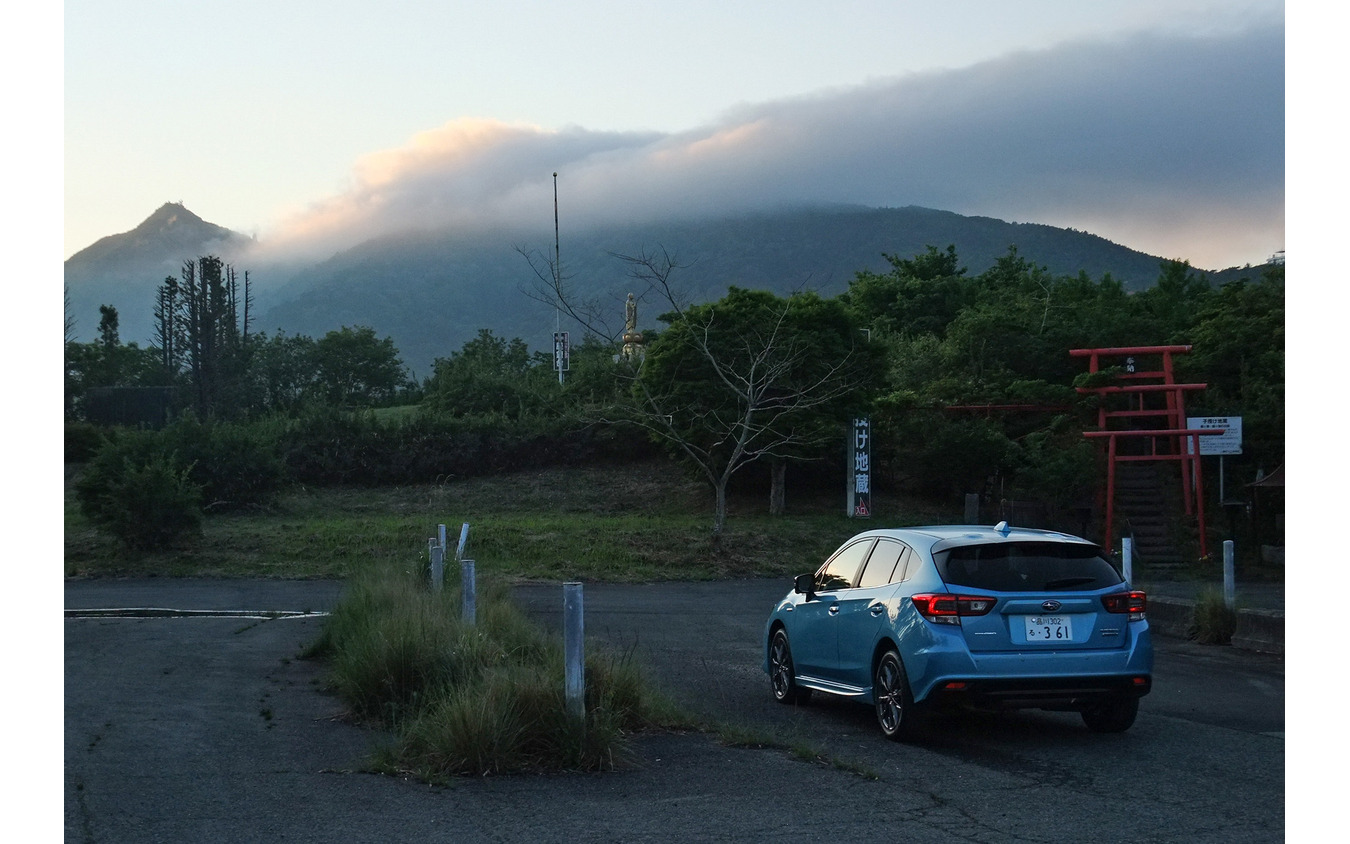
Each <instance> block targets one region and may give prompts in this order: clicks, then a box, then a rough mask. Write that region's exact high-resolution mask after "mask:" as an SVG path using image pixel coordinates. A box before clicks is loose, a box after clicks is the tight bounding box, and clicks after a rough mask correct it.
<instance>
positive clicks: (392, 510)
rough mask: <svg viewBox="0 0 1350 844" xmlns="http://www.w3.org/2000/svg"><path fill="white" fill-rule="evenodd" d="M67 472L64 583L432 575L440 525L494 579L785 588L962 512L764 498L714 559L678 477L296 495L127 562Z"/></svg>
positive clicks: (531, 480)
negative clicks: (865, 542) (901, 530)
mask: <svg viewBox="0 0 1350 844" xmlns="http://www.w3.org/2000/svg"><path fill="white" fill-rule="evenodd" d="M77 472H78V469H77V468H75V467H67V471H66V497H65V574H66V576H67V577H100V576H166V577H192V576H198V577H205V576H210V577H279V578H345V577H348V576H350V575H352V574H354V573H356V572H358V571H361V570H362V569H364V568H366V567H369V566H371V565H372V564H375V563H378V562H388V561H397V562H401V563H402V564H404V565H407V566H408V567H409V568H411V567H414V566H422V565H426V563H427V539H428V538H429V537H431V536H434V535H435V534H436V530H437V525H438V524H444V525H446V527H447V531H448V533H449V534H450V537H451V543H452V544H453V543H454V540H455V539H457V538H458V535H459V529H460V525H461V524H462V523H464V522H468V523H469V525H470V532H469V547H468V552H467V555H466V556H468V557H470V558H472V559H474V560H475V562H476V564H477V568H478V569H479V570H480V571H483V572H485V573H491V575H493V576H496V577H504V578H508V579H520V580H571V579H577V580H590V581H611V582H643V581H657V580H691V579H693V580H699V579H718V578H737V577H777V576H791V575H794V574H799V573H801V572H804V571H808V570H810V569H813V568H815V566H817V565H818V564H819V563H820V561H821V560H823V559H824V556H825V555H827V554H829V552H830V551H833V550H834V549H835V548H836V547H838V545H839V544H840V543H841V542H842V541H843V540H844V539H846V538H848V537H849V536H851V535H852V534H854V533H856V532H858V531H860V530H865V529H867V528H869V527H880V526H883V525H903V524H925V523H934V522H948V521H952V520H954V519H957V518H959V516H960V513H959V510H958V509H956V507H957V505H956V504H955V503H954V504H953V509H951V510H948V511H942V510H939V509H934V508H933V507H932V505H925V504H921V503H916V502H911V501H905V500H887V499H886V497H884V496H877V497H876V499H875V500H874V502H873V503H874V507H875V509H876V515H875V517H874V518H872V519H870V520H866V521H862V520H852V519H848V518H846V517H845V516H844V515H843V512H842V510H843V504H842V502H843V497H844V496H843V491H842V489H837V490H836V489H831V490H821V491H817V492H814V493H802V492H797V493H794V492H793V491H792V490H791V489H789V495H788V511H789V515H787V516H784V517H779V518H770V517H769V516H768V515H767V509H768V508H767V502H768V490H767V489H764V490H748V491H746V492H743V493H741V494H737V495H733V496H732V497H731V500H730V502H729V509H730V518H729V519H728V521H727V526H726V531H725V535H724V542H723V548H722V552H721V553H713V550H712V543H711V527H712V493H711V490H710V489H709V488H708V486H707V485H706V484H704V483H701V482H699V481H698V480H697V479H693V478H690V477H688V476H687V475H686V474H685V473H684V472H683V470H681V469H680V468H679V467H678V466H676V465H675V464H671V463H666V462H661V461H657V462H650V463H642V464H636V465H631V466H622V467H603V468H599V467H597V468H585V469H557V470H548V471H544V472H531V473H522V474H516V475H510V476H503V477H495V478H477V479H466V480H456V481H451V482H448V483H443V484H437V485H425V486H405V487H388V488H376V489H365V488H359V487H323V488H293V489H290V490H287V491H286V492H284V493H283V494H282V495H281V496H280V497H279V498H278V500H277V501H276V503H275V504H274V505H273V506H271V507H270V508H267V509H265V510H256V511H248V512H242V513H223V514H215V515H209V516H208V517H207V518H206V520H205V524H204V526H203V530H202V537H201V540H200V542H198V543H196V544H195V545H193V546H191V547H185V548H182V549H178V550H175V551H172V552H160V553H153V554H130V553H128V552H126V551H123V550H122V549H120V548H119V547H118V546H117V545H116V544H115V543H114V542H112V541H111V540H110V539H108V538H107V537H106V536H103V535H101V534H100V533H98V532H97V531H96V530H95V529H94V528H93V527H92V526H91V525H90V524H89V523H88V522H87V521H86V520H85V519H84V517H83V516H82V515H81V514H80V512H79V507H78V505H77V504H76V502H75V499H74V495H73V492H72V490H71V487H72V481H73V479H74V477H75V476H76V473H77Z"/></svg>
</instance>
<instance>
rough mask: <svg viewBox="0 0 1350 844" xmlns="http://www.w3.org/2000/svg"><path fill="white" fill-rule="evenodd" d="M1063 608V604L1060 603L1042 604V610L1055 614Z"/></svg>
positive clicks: (1046, 602)
mask: <svg viewBox="0 0 1350 844" xmlns="http://www.w3.org/2000/svg"><path fill="white" fill-rule="evenodd" d="M1062 606H1064V605H1063V604H1061V603H1060V602H1059V601H1043V602H1042V603H1041V609H1043V610H1045V611H1046V612H1055V611H1056V610H1058V609H1059V608H1060V607H1062Z"/></svg>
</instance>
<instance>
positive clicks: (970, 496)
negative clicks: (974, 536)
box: [966, 492, 980, 525]
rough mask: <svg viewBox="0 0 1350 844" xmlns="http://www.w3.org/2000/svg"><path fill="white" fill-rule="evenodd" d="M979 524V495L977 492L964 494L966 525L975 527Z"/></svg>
mask: <svg viewBox="0 0 1350 844" xmlns="http://www.w3.org/2000/svg"><path fill="white" fill-rule="evenodd" d="M979 523H980V494H979V493H978V492H968V493H966V524H968V525H977V524H979Z"/></svg>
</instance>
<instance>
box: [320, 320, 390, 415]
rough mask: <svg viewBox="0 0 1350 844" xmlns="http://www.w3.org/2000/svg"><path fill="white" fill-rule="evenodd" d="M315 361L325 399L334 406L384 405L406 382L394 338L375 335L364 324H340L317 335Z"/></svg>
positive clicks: (372, 330) (373, 331)
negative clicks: (321, 334)
mask: <svg viewBox="0 0 1350 844" xmlns="http://www.w3.org/2000/svg"><path fill="white" fill-rule="evenodd" d="M314 364H315V370H316V373H315V374H316V378H317V380H318V384H319V387H320V389H321V390H322V391H323V395H324V399H325V400H326V401H328V402H329V403H331V404H335V405H342V406H355V407H375V406H379V405H385V404H388V403H390V402H392V401H393V399H394V397H395V396H396V395H398V392H399V390H400V389H402V388H403V387H405V386H406V385H407V382H408V375H407V370H405V369H404V367H403V362H402V360H401V359H400V358H399V355H398V349H397V348H395V347H394V341H393V339H392V338H390V337H384V338H379V337H376V336H375V330H374V329H373V328H369V327H367V326H356V327H354V328H349V327H347V326H343V327H342V328H341V329H340V330H338V331H330V332H328V333H327V334H325V335H324V336H323V337H321V338H319V340H318V341H316V342H315V344H314Z"/></svg>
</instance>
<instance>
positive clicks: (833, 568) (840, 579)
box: [816, 539, 876, 592]
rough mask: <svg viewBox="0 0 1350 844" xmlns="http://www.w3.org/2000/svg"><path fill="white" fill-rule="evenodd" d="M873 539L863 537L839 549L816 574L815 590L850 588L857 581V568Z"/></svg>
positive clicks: (831, 590) (832, 590)
mask: <svg viewBox="0 0 1350 844" xmlns="http://www.w3.org/2000/svg"><path fill="white" fill-rule="evenodd" d="M875 543H876V540H875V539H864V540H862V541H861V542H855V543H853V544H852V545H849V546H847V547H845V548H842V549H840V550H839V552H838V553H837V554H835V555H834V558H833V559H832V560H830V562H829V563H828V564H826V566H825V567H824V568H822V569H821V570H820V571H819V572H818V573H817V574H816V591H817V592H835V591H838V590H840V589H852V588H853V587H854V585H855V584H857V582H858V569H860V568H862V564H863V561H864V560H866V559H867V552H869V551H871V550H872V546H873V545H874V544H875Z"/></svg>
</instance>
